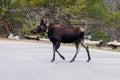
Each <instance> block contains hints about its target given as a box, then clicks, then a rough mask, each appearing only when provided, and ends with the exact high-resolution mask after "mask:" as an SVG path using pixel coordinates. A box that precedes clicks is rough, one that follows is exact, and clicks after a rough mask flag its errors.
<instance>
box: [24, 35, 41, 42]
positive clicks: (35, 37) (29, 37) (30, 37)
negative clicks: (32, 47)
mask: <svg viewBox="0 0 120 80" xmlns="http://www.w3.org/2000/svg"><path fill="white" fill-rule="evenodd" d="M24 38H26V39H30V40H38V41H39V40H40V38H39V36H33V35H25V36H24Z"/></svg>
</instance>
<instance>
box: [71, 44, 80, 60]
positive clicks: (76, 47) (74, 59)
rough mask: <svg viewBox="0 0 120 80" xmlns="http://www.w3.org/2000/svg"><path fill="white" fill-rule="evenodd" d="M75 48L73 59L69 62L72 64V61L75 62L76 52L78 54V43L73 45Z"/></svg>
mask: <svg viewBox="0 0 120 80" xmlns="http://www.w3.org/2000/svg"><path fill="white" fill-rule="evenodd" d="M75 46H76V53H75V55H74V57H73V59H72V60H70V62H73V61H74V60H75V58H76V56H77V54H78V52H79V43H75Z"/></svg>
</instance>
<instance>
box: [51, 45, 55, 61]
mask: <svg viewBox="0 0 120 80" xmlns="http://www.w3.org/2000/svg"><path fill="white" fill-rule="evenodd" d="M54 60H55V44H54V43H53V58H52V60H51V62H53V61H54Z"/></svg>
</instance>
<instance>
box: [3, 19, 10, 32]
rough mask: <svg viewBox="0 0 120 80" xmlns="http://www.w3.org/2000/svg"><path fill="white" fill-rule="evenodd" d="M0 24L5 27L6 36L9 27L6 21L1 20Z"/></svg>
mask: <svg viewBox="0 0 120 80" xmlns="http://www.w3.org/2000/svg"><path fill="white" fill-rule="evenodd" d="M2 24H3V26H4V27H5V29H6V31H7V33H8V34H10V33H11V32H10V25H8V23H7V21H6V20H2Z"/></svg>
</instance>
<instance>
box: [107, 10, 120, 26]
mask: <svg viewBox="0 0 120 80" xmlns="http://www.w3.org/2000/svg"><path fill="white" fill-rule="evenodd" d="M106 26H108V27H116V28H120V11H118V12H116V13H113V14H112V17H111V18H110V19H109V21H108V22H107V24H106Z"/></svg>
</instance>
